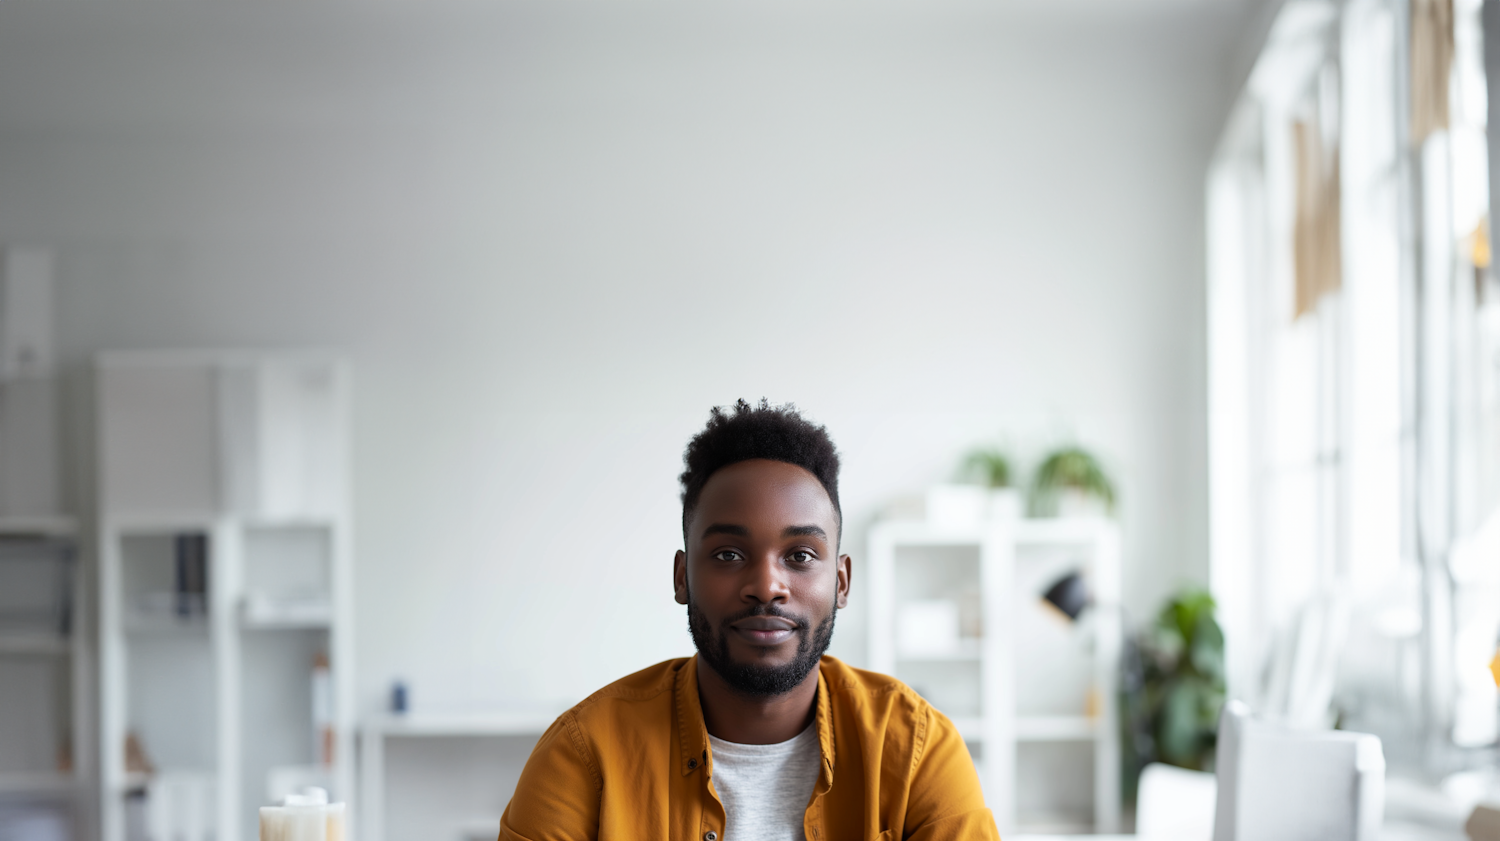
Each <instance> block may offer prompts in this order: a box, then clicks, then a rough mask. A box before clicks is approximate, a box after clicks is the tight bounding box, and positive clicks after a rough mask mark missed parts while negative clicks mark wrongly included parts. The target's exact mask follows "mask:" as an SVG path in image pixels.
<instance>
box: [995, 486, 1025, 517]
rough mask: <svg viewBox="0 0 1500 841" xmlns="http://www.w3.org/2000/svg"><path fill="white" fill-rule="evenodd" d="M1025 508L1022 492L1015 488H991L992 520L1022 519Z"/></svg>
mask: <svg viewBox="0 0 1500 841" xmlns="http://www.w3.org/2000/svg"><path fill="white" fill-rule="evenodd" d="M1023 508H1024V506H1023V504H1022V500H1021V492H1020V491H1018V490H1016V489H1015V488H990V504H989V517H990V519H991V520H1002V521H1006V522H1009V521H1011V520H1019V519H1021V512H1022V509H1023Z"/></svg>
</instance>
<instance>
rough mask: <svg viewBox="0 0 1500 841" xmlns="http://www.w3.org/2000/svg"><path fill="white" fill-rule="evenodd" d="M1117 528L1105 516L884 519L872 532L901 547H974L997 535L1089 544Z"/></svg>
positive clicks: (1018, 539)
mask: <svg viewBox="0 0 1500 841" xmlns="http://www.w3.org/2000/svg"><path fill="white" fill-rule="evenodd" d="M1113 525H1114V521H1113V520H1110V519H1107V518H1105V517H1027V518H1022V519H1018V520H984V521H980V522H976V523H967V524H935V523H929V522H926V521H924V520H882V521H881V522H879V523H876V524H875V526H874V529H873V531H874V532H875V533H876V534H878V535H880V536H883V537H885V538H886V539H888V540H890V541H891V542H893V543H895V544H896V545H898V546H953V545H957V546H974V545H979V544H981V543H983V542H985V541H986V540H988V539H991V538H992V537H993V536H994V535H996V534H997V533H999V534H1006V533H1008V534H1011V535H1012V536H1013V538H1014V540H1015V541H1016V542H1017V543H1062V544H1067V543H1088V542H1090V541H1093V540H1097V539H1098V538H1099V537H1100V535H1102V534H1104V533H1105V532H1107V531H1108V530H1109V529H1110V528H1112V527H1113Z"/></svg>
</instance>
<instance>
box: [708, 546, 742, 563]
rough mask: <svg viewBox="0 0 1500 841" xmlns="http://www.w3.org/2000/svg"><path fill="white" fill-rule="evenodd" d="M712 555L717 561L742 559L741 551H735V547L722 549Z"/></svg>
mask: <svg viewBox="0 0 1500 841" xmlns="http://www.w3.org/2000/svg"><path fill="white" fill-rule="evenodd" d="M710 557H712V558H713V559H714V560H716V561H725V562H729V561H737V560H739V559H740V553H738V552H736V551H734V550H733V549H721V550H719V551H718V552H715V553H713V555H711V556H710Z"/></svg>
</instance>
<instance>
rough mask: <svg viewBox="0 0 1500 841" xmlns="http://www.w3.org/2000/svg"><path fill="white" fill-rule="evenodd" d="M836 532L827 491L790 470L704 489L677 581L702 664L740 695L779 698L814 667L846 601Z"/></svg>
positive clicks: (733, 471) (743, 470) (735, 470)
mask: <svg viewBox="0 0 1500 841" xmlns="http://www.w3.org/2000/svg"><path fill="white" fill-rule="evenodd" d="M838 526H839V523H838V512H837V511H835V510H834V507H833V501H832V500H831V499H829V497H828V492H827V491H825V490H824V489H823V485H822V484H821V483H820V482H819V481H818V480H817V477H815V476H813V475H812V474H811V473H809V472H808V471H807V470H804V469H803V468H801V467H797V466H796V465H793V464H787V463H786V462H780V461H770V460H767V459H752V460H750V461H742V462H738V463H736V464H731V465H729V466H728V467H724V468H721V469H719V470H718V471H716V472H715V473H714V474H713V475H712V476H710V477H709V480H708V482H707V484H705V485H704V486H703V493H702V495H701V496H700V497H699V498H698V506H697V508H696V510H695V511H694V512H693V514H692V518H691V520H690V521H689V523H688V529H687V550H686V551H685V552H678V553H677V558H676V562H675V564H674V570H673V572H674V574H673V578H674V584H675V588H676V594H677V602H678V604H685V605H687V606H688V628H689V629H690V630H691V631H692V634H693V642H694V643H695V644H696V645H697V646H698V652H699V656H700V658H701V659H702V660H703V661H704V662H706V663H707V664H708V665H709V666H710V667H711V668H712V669H713V670H714V671H715V672H717V673H718V674H719V675H720V676H721V677H723V678H724V679H725V681H726V682H728V683H729V684H730V685H731V686H733V687H734V688H735V689H737V690H739V691H741V692H743V693H745V694H748V695H761V696H764V695H779V694H782V693H784V692H787V691H790V690H791V689H792V688H794V687H796V686H797V685H798V684H800V683H801V682H802V680H803V679H804V678H806V676H807V675H808V674H809V673H810V672H811V671H812V669H814V668H816V666H817V664H818V658H819V657H821V656H822V654H823V652H824V651H825V650H827V648H828V642H829V640H830V639H832V637H833V619H834V612H835V611H836V610H837V609H838V608H841V607H844V606H845V605H846V604H847V603H848V595H849V556H848V555H839V554H838Z"/></svg>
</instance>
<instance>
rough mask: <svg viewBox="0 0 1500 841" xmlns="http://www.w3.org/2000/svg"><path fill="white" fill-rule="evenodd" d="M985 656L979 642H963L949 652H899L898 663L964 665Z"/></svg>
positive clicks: (967, 640) (971, 640)
mask: <svg viewBox="0 0 1500 841" xmlns="http://www.w3.org/2000/svg"><path fill="white" fill-rule="evenodd" d="M983 656H984V649H983V648H982V647H981V646H980V642H979V640H975V639H966V640H961V641H960V642H959V645H958V647H957V648H954V649H950V650H947V651H923V652H914V653H913V652H897V654H896V662H898V663H962V662H975V663H977V662H979V661H980V660H981V659H982V658H983Z"/></svg>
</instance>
